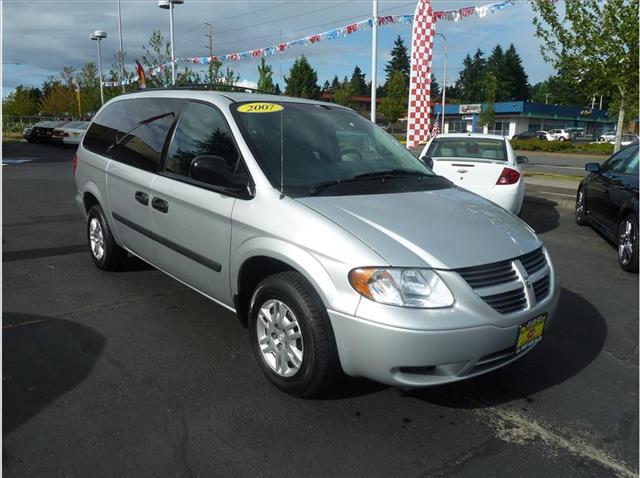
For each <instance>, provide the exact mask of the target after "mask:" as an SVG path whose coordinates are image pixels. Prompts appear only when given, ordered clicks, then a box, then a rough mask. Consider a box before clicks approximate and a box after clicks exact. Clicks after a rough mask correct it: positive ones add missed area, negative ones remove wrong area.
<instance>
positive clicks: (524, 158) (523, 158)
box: [516, 156, 529, 164]
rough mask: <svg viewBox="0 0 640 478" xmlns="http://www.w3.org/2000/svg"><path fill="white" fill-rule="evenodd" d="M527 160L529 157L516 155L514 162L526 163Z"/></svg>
mask: <svg viewBox="0 0 640 478" xmlns="http://www.w3.org/2000/svg"><path fill="white" fill-rule="evenodd" d="M528 162H529V158H527V157H526V156H516V163H518V164H527V163H528Z"/></svg>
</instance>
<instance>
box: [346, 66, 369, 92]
mask: <svg viewBox="0 0 640 478" xmlns="http://www.w3.org/2000/svg"><path fill="white" fill-rule="evenodd" d="M364 77H365V75H364V73H362V70H360V67H359V66H358V65H356V67H355V68H354V69H353V73H352V74H351V80H350V84H351V91H352V92H353V95H352V96H364V95H366V94H367V82H366V81H365V79H364Z"/></svg>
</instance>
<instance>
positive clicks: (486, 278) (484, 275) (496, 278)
mask: <svg viewBox="0 0 640 478" xmlns="http://www.w3.org/2000/svg"><path fill="white" fill-rule="evenodd" d="M457 272H458V274H460V275H461V276H462V278H463V279H464V280H466V281H467V283H468V284H469V285H470V286H471V287H473V288H474V289H477V288H479V287H489V286H492V285H497V284H505V283H507V282H512V281H514V280H516V278H517V276H516V271H515V270H514V269H513V265H512V264H511V261H504V262H496V263H494V264H488V265H485V266H477V267H466V268H464V269H458V270H457Z"/></svg>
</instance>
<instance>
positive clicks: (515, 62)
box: [503, 43, 530, 101]
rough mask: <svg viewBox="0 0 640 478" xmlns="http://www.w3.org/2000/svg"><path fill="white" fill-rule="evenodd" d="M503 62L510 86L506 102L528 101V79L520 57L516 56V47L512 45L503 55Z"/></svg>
mask: <svg viewBox="0 0 640 478" xmlns="http://www.w3.org/2000/svg"><path fill="white" fill-rule="evenodd" d="M503 60H504V61H503V63H504V68H505V71H506V73H507V75H508V76H509V85H510V89H509V94H508V96H507V101H511V100H516V101H526V100H528V99H529V89H530V85H529V77H528V76H527V74H526V73H525V71H524V67H523V66H522V59H521V58H520V55H518V52H517V51H516V47H515V46H513V43H512V44H511V45H510V46H509V48H508V49H507V51H506V52H505V53H504V58H503Z"/></svg>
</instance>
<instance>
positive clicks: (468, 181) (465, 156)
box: [420, 133, 529, 214]
mask: <svg viewBox="0 0 640 478" xmlns="http://www.w3.org/2000/svg"><path fill="white" fill-rule="evenodd" d="M420 159H421V160H423V161H424V162H425V163H426V164H427V166H429V167H430V168H431V169H433V171H434V172H435V173H436V174H438V175H440V176H444V177H445V178H447V179H448V180H450V181H452V182H453V183H454V184H456V185H457V186H460V187H463V188H465V189H468V190H469V191H471V192H474V193H476V194H479V195H480V196H482V197H484V198H486V199H489V200H490V201H493V202H494V203H496V204H497V205H499V206H502V207H503V208H505V209H507V210H508V211H511V212H512V213H514V214H520V212H521V211H522V202H523V200H524V178H523V177H522V170H521V165H522V164H524V163H527V162H528V161H529V160H528V159H527V158H526V157H524V156H517V157H516V155H515V153H514V151H513V148H512V147H511V143H510V142H509V140H508V139H507V138H505V137H503V136H497V135H488V134H474V133H459V134H441V135H438V136H436V137H435V138H433V139H432V140H431V141H429V142H428V143H427V144H426V146H425V147H424V150H423V151H422V153H421V154H420Z"/></svg>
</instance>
